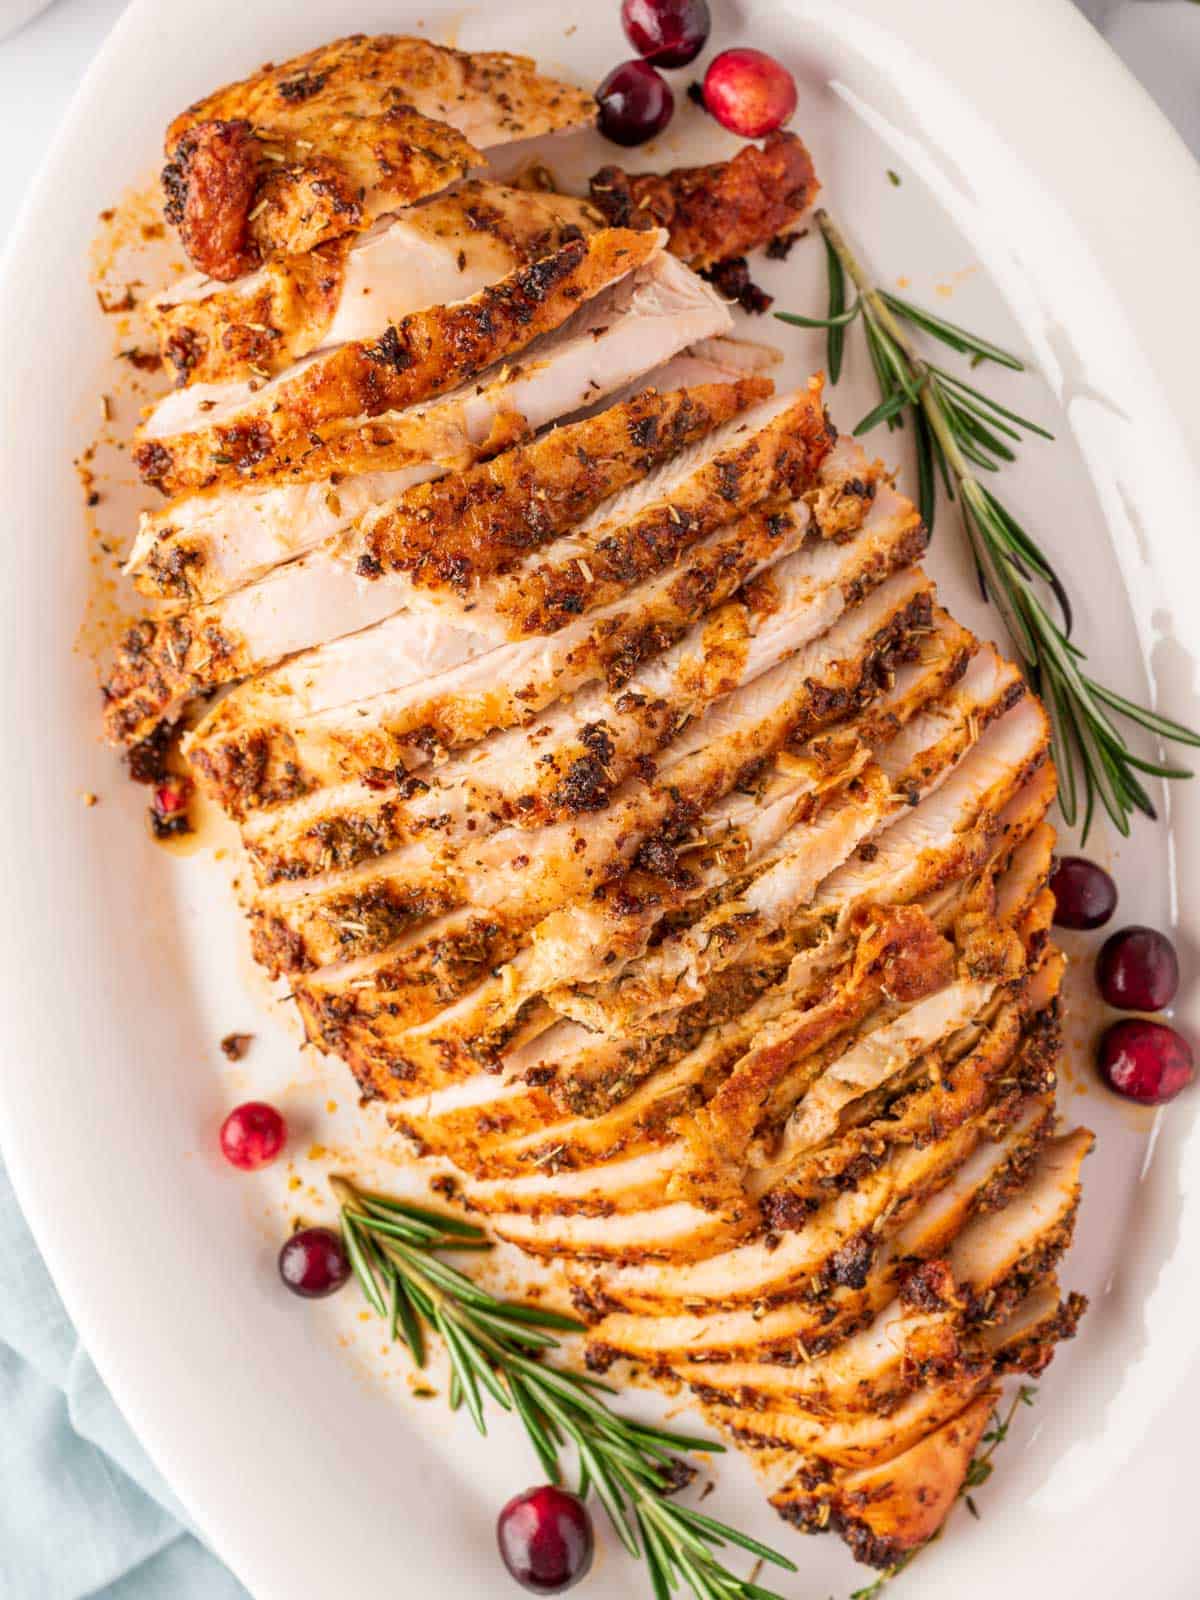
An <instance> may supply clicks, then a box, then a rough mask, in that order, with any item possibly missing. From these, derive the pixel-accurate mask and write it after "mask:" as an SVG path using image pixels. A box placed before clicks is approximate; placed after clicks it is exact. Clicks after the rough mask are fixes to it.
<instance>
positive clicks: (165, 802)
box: [154, 773, 192, 820]
mask: <svg viewBox="0 0 1200 1600" xmlns="http://www.w3.org/2000/svg"><path fill="white" fill-rule="evenodd" d="M191 798H192V780H191V779H190V778H181V777H178V776H177V775H176V774H175V773H171V774H170V776H169V777H166V778H164V779H163V781H162V782H161V783H159V784H156V785H155V788H154V809H155V811H156V812H157V813H158V815H159V816H160V817H162V818H163V819H164V820H165V819H167V818H170V817H177V816H179V815H180V813H181V812H184V811H186V810H187V808H188V801H189V800H190V799H191Z"/></svg>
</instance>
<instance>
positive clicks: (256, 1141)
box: [221, 1100, 287, 1172]
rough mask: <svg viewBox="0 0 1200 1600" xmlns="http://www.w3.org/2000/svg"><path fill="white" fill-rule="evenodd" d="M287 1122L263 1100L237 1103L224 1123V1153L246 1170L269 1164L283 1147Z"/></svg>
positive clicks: (232, 1162)
mask: <svg viewBox="0 0 1200 1600" xmlns="http://www.w3.org/2000/svg"><path fill="white" fill-rule="evenodd" d="M286 1139H287V1123H286V1122H285V1121H284V1120H283V1118H282V1116H281V1115H280V1114H279V1112H278V1111H276V1109H275V1107H274V1106H269V1105H267V1103H266V1102H265V1101H263V1100H247V1102H246V1104H245V1105H244V1106H235V1107H234V1109H233V1110H232V1111H231V1112H230V1113H229V1115H228V1116H227V1117H226V1118H225V1121H224V1122H223V1123H222V1124H221V1154H222V1155H223V1156H224V1157H225V1159H226V1161H228V1162H229V1164H230V1166H233V1167H240V1168H241V1169H242V1171H243V1172H253V1171H254V1169H255V1168H256V1167H265V1166H268V1165H269V1164H270V1163H271V1162H272V1161H274V1159H275V1157H276V1156H277V1155H278V1154H279V1152H280V1151H281V1150H282V1149H283V1146H284V1142H285V1141H286Z"/></svg>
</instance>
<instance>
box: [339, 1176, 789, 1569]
mask: <svg viewBox="0 0 1200 1600" xmlns="http://www.w3.org/2000/svg"><path fill="white" fill-rule="evenodd" d="M331 1184H332V1186H333V1189H334V1193H335V1194H336V1196H337V1198H338V1201H339V1203H340V1205H341V1222H342V1228H343V1231H344V1233H345V1236H346V1240H347V1250H348V1252H349V1253H350V1255H351V1260H352V1264H353V1265H354V1270H355V1274H356V1276H357V1277H358V1279H359V1282H360V1283H361V1284H362V1286H363V1291H364V1293H365V1294H366V1295H367V1298H368V1300H369V1301H370V1303H371V1305H372V1306H373V1307H374V1308H375V1309H376V1310H377V1311H378V1312H379V1313H380V1315H382V1316H386V1317H387V1319H388V1326H389V1330H390V1332H391V1335H392V1337H393V1338H395V1337H396V1336H397V1334H399V1335H400V1336H401V1337H402V1338H403V1340H404V1342H405V1344H406V1345H407V1346H408V1348H409V1350H410V1351H411V1352H412V1355H413V1359H414V1361H415V1362H416V1363H417V1365H418V1366H419V1365H421V1363H422V1362H423V1361H424V1358H425V1341H424V1329H425V1328H429V1329H431V1330H433V1331H434V1332H436V1333H437V1334H438V1335H439V1336H440V1337H441V1339H442V1341H443V1343H444V1344H445V1346H446V1352H447V1355H448V1357H449V1360H450V1384H449V1394H448V1400H449V1404H450V1408H451V1410H457V1409H458V1408H459V1407H460V1406H465V1407H466V1410H467V1411H468V1413H469V1415H470V1417H471V1420H472V1422H473V1423H474V1425H475V1427H476V1428H477V1429H478V1431H479V1432H480V1433H481V1434H486V1432H487V1426H486V1415H485V1410H484V1405H485V1401H486V1400H488V1399H490V1400H493V1401H495V1403H496V1404H497V1405H499V1406H500V1407H501V1408H502V1409H504V1410H506V1411H512V1412H514V1413H515V1414H516V1415H517V1416H518V1417H519V1418H520V1420H521V1423H522V1425H523V1427H524V1429H525V1433H526V1435H527V1437H528V1439H529V1442H530V1445H531V1446H532V1448H533V1451H534V1454H535V1455H536V1456H537V1459H538V1462H539V1464H540V1465H541V1467H542V1470H543V1471H544V1472H545V1474H546V1476H547V1477H548V1478H549V1479H550V1480H551V1482H554V1483H560V1482H562V1479H563V1469H562V1451H563V1450H564V1448H567V1447H568V1446H573V1447H574V1451H575V1453H576V1455H577V1456H578V1461H579V1482H580V1492H581V1494H583V1493H587V1492H588V1490H589V1489H590V1490H593V1491H594V1492H595V1494H596V1496H597V1498H598V1499H599V1500H600V1502H601V1504H602V1505H603V1506H604V1508H605V1510H606V1511H607V1513H608V1516H609V1519H610V1520H611V1522H612V1524H613V1527H614V1528H615V1529H616V1531H617V1535H618V1537H619V1538H620V1539H621V1541H622V1543H623V1544H624V1545H625V1547H626V1549H627V1550H628V1551H629V1553H630V1554H631V1555H633V1556H635V1557H636V1556H641V1557H642V1558H643V1559H644V1560H645V1562H646V1566H647V1570H648V1574H649V1578H650V1584H651V1588H652V1591H653V1593H654V1596H655V1600H661V1597H664V1596H665V1597H666V1600H670V1596H671V1595H672V1593H673V1592H674V1591H675V1590H676V1589H677V1588H678V1587H679V1585H680V1584H683V1585H685V1586H686V1587H687V1588H688V1589H690V1590H691V1593H692V1596H693V1600H779V1597H778V1596H775V1595H772V1594H770V1592H769V1591H768V1590H765V1589H761V1588H759V1587H758V1585H756V1584H754V1583H752V1582H750V1581H749V1580H746V1579H742V1578H739V1577H738V1576H737V1575H736V1574H735V1573H733V1572H731V1571H730V1570H729V1569H728V1568H726V1567H725V1566H723V1565H722V1564H721V1561H720V1559H719V1557H718V1555H717V1554H716V1549H719V1548H720V1547H721V1546H723V1545H726V1544H731V1545H736V1546H738V1547H740V1548H741V1549H744V1550H748V1551H751V1552H752V1553H753V1554H755V1555H756V1556H758V1557H759V1558H760V1559H761V1560H763V1561H771V1562H773V1563H774V1564H775V1565H776V1566H779V1567H782V1568H784V1569H785V1570H787V1571H795V1570H796V1569H795V1567H794V1565H793V1563H792V1562H791V1561H789V1560H788V1559H787V1557H785V1556H782V1555H779V1554H777V1553H776V1552H774V1551H772V1550H770V1549H768V1548H767V1547H766V1546H765V1545H763V1544H760V1543H759V1542H758V1541H757V1540H755V1539H751V1538H749V1536H747V1535H745V1534H742V1533H739V1532H738V1531H737V1529H734V1528H730V1527H727V1526H726V1525H725V1524H724V1523H721V1522H718V1521H716V1520H715V1519H714V1518H712V1517H709V1516H706V1515H705V1514H704V1513H702V1512H698V1511H696V1510H694V1509H692V1508H689V1507H685V1506H682V1505H680V1504H679V1503H678V1502H677V1501H675V1500H673V1499H671V1498H670V1496H671V1495H672V1494H673V1493H674V1492H675V1491H676V1490H677V1489H679V1488H680V1487H681V1486H683V1485H685V1484H686V1483H688V1481H689V1480H690V1479H691V1478H692V1476H693V1475H694V1471H695V1469H694V1468H693V1467H692V1466H691V1465H690V1464H689V1463H688V1462H687V1461H685V1460H684V1456H683V1454H682V1452H689V1451H693V1450H697V1451H699V1450H702V1451H707V1452H712V1453H715V1452H717V1451H719V1450H721V1448H722V1446H721V1445H719V1444H716V1443H715V1442H713V1441H712V1440H709V1439H703V1438H693V1437H691V1436H690V1435H687V1434H680V1433H675V1432H672V1431H671V1430H669V1429H666V1428H657V1427H654V1426H652V1425H649V1424H644V1423H638V1422H632V1421H628V1420H626V1419H625V1418H624V1417H622V1416H620V1415H619V1414H618V1413H616V1412H614V1411H612V1410H611V1409H610V1408H609V1406H608V1403H607V1401H606V1400H605V1399H604V1398H603V1397H604V1396H605V1395H607V1394H609V1393H611V1389H610V1387H609V1385H608V1384H606V1383H605V1382H604V1380H603V1379H601V1378H597V1377H594V1376H593V1375H592V1374H590V1373H585V1372H574V1371H571V1370H568V1369H565V1368H562V1367H556V1366H553V1365H551V1364H550V1363H549V1362H548V1361H546V1360H544V1359H542V1358H543V1356H544V1355H545V1354H546V1353H547V1352H550V1351H553V1350H555V1349H556V1348H557V1347H558V1339H557V1338H556V1337H555V1335H556V1334H569V1333H576V1332H578V1331H579V1330H580V1328H581V1324H580V1323H579V1322H577V1321H576V1319H575V1318H573V1317H567V1316H564V1315H562V1314H561V1313H560V1312H556V1311H550V1310H546V1309H544V1308H543V1307H540V1306H530V1305H523V1304H520V1303H518V1302H514V1301H508V1300H501V1299H499V1298H498V1297H497V1296H495V1295H493V1294H490V1293H489V1292H488V1291H487V1290H486V1289H483V1288H481V1287H480V1285H478V1284H477V1283H475V1282H474V1281H473V1280H472V1279H471V1278H469V1277H467V1275H466V1274H465V1273H462V1272H459V1271H458V1270H457V1269H455V1268H454V1267H450V1266H448V1265H447V1264H446V1263H445V1262H444V1261H442V1260H440V1259H439V1257H438V1254H437V1252H439V1251H447V1250H452V1249H463V1248H467V1249H483V1248H486V1247H487V1244H488V1241H487V1239H486V1237H485V1236H484V1235H483V1234H482V1232H481V1231H480V1230H479V1229H475V1228H468V1227H467V1225H465V1224H459V1225H458V1226H457V1227H452V1226H450V1225H449V1224H450V1223H451V1222H455V1221H456V1220H457V1219H449V1218H442V1217H440V1216H439V1215H437V1214H436V1213H435V1212H431V1211H425V1210H423V1209H422V1208H420V1207H412V1206H408V1205H407V1204H405V1203H403V1202H399V1201H396V1202H391V1201H389V1200H387V1199H386V1197H383V1196H372V1197H369V1198H368V1197H367V1196H364V1195H362V1194H360V1193H359V1191H358V1190H357V1189H355V1187H354V1185H353V1184H352V1183H350V1182H349V1180H347V1179H345V1178H335V1179H331ZM381 1283H382V1284H383V1285H384V1286H386V1288H387V1291H388V1293H387V1296H386V1297H385V1296H384V1294H383V1293H382V1291H381V1287H380V1285H381ZM372 1291H374V1292H373V1293H372ZM714 1547H715V1548H714Z"/></svg>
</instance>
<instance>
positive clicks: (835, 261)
mask: <svg viewBox="0 0 1200 1600" xmlns="http://www.w3.org/2000/svg"><path fill="white" fill-rule="evenodd" d="M824 242H825V268H826V272H827V274H828V278H829V323H830V326H829V335H828V338H827V339H826V344H825V353H826V356H827V358H828V362H829V381H830V383H836V382H837V381H838V379H839V378H840V377H841V375H842V355H843V352H844V351H845V348H846V330H845V327H844V326H843V325H842V324H841V323H840V322H839V320H838V319H839V318H840V317H842V316H843V315H844V314H845V310H846V274H845V273H844V272H843V270H842V262H841V258H840V257H839V255H838V253H837V251H836V250H835V249H834V248H833V246H832V245H831V244H830V243H829V240H828V239H825V241H824Z"/></svg>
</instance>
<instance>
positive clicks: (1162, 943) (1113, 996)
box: [1096, 928, 1179, 1011]
mask: <svg viewBox="0 0 1200 1600" xmlns="http://www.w3.org/2000/svg"><path fill="white" fill-rule="evenodd" d="M1096 981H1097V983H1098V984H1099V985H1100V993H1101V994H1102V995H1103V996H1104V998H1105V1000H1107V1001H1108V1003H1109V1005H1110V1006H1116V1007H1117V1008H1118V1009H1119V1010H1121V1011H1161V1010H1162V1008H1163V1007H1164V1006H1169V1005H1170V1004H1171V1001H1172V1000H1174V998H1175V991H1176V990H1177V989H1178V988H1179V958H1178V957H1177V956H1176V954H1175V946H1174V945H1173V944H1172V943H1171V941H1170V940H1169V939H1168V938H1166V937H1165V935H1163V934H1161V933H1158V932H1156V931H1155V929H1153V928H1122V930H1121V932H1120V933H1114V934H1113V935H1112V937H1111V938H1109V939H1106V940H1105V941H1104V946H1103V948H1102V949H1101V951H1100V954H1099V956H1098V957H1097V958H1096Z"/></svg>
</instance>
